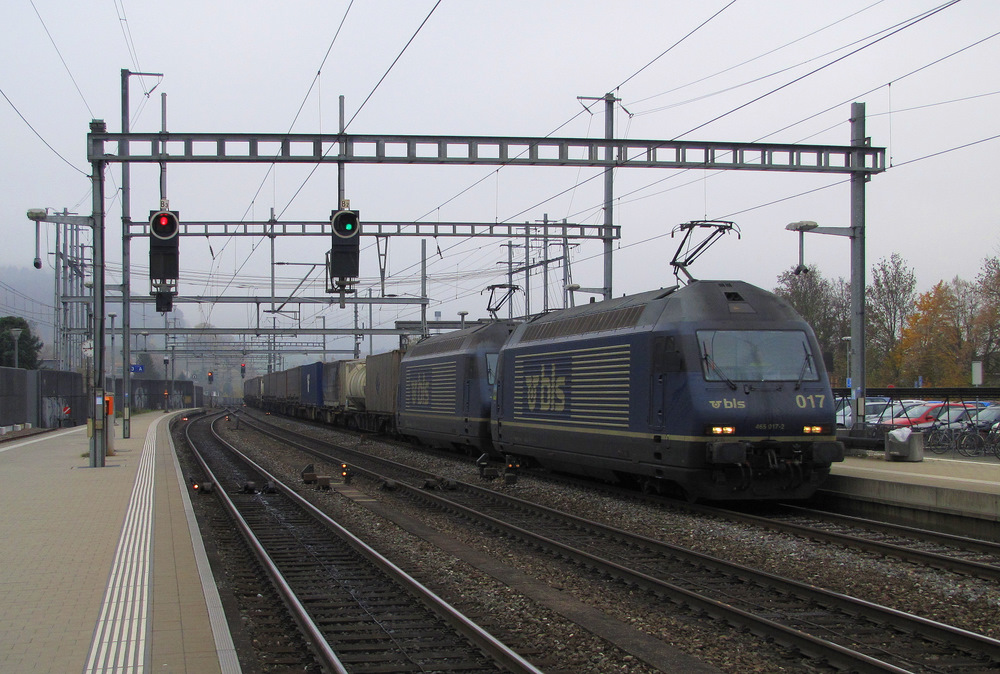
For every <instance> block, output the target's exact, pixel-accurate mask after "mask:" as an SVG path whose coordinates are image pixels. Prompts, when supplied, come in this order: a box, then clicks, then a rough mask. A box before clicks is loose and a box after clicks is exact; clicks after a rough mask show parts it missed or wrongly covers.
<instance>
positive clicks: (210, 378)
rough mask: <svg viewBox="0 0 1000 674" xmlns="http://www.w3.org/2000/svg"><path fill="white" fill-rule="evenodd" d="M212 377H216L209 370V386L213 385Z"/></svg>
mask: <svg viewBox="0 0 1000 674" xmlns="http://www.w3.org/2000/svg"><path fill="white" fill-rule="evenodd" d="M212 377H214V375H213V374H212V371H211V370H209V371H208V383H209V384H211V383H212Z"/></svg>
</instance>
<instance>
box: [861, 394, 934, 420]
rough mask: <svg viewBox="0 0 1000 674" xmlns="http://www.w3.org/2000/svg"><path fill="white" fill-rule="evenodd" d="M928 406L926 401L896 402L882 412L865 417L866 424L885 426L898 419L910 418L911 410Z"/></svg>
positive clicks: (888, 405) (886, 406)
mask: <svg viewBox="0 0 1000 674" xmlns="http://www.w3.org/2000/svg"><path fill="white" fill-rule="evenodd" d="M926 404H927V401H926V400H894V401H892V402H891V403H889V404H887V405H885V406H884V407H883V408H882V410H881V411H880V412H878V413H876V414H869V415H867V416H865V423H866V424H868V425H872V424H875V425H879V424H885V423H888V422H889V421H892V420H893V419H895V418H897V417H905V416H908V413H909V411H910V410H912V409H913V408H915V407H917V406H919V405H926ZM866 407H867V405H866Z"/></svg>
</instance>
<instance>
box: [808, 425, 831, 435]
mask: <svg viewBox="0 0 1000 674" xmlns="http://www.w3.org/2000/svg"><path fill="white" fill-rule="evenodd" d="M825 430H826V429H825V428H823V427H822V426H803V427H802V432H803V433H805V434H806V435H822V434H823V433H824V431H825Z"/></svg>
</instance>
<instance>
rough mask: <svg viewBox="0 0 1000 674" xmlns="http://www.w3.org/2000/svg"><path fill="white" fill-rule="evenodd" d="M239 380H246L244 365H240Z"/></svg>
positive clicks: (245, 367) (245, 366)
mask: <svg viewBox="0 0 1000 674" xmlns="http://www.w3.org/2000/svg"><path fill="white" fill-rule="evenodd" d="M240 378H241V379H246V378H247V364H246V363H240Z"/></svg>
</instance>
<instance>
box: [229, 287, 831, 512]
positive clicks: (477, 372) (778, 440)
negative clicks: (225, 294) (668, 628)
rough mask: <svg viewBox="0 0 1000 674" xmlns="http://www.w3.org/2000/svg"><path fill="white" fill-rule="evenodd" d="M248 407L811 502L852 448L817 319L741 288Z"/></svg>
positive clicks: (693, 291)
mask: <svg viewBox="0 0 1000 674" xmlns="http://www.w3.org/2000/svg"><path fill="white" fill-rule="evenodd" d="M244 389H245V390H244V398H245V401H246V403H247V404H248V405H251V406H254V407H259V408H262V409H265V410H269V411H273V412H278V413H282V414H287V415H291V416H295V417H300V418H306V419H314V420H319V421H323V422H326V423H331V424H337V425H343V426H346V427H350V428H357V429H361V430H368V431H375V432H383V433H394V434H398V435H401V436H403V437H406V438H409V439H412V440H415V441H417V442H420V443H422V444H425V445H431V446H436V447H449V448H457V449H464V450H465V451H468V452H469V453H475V454H478V453H480V452H489V453H491V454H494V455H496V456H498V457H515V458H517V459H519V460H520V461H521V462H522V464H530V463H536V464H539V465H542V466H545V467H548V468H551V469H553V470H558V471H565V472H570V473H576V474H583V475H589V476H593V477H597V478H601V479H605V480H611V481H616V482H625V483H632V484H635V485H638V486H640V487H641V488H643V489H644V490H647V491H653V492H662V493H672V494H676V495H678V496H682V497H685V498H688V499H691V500H727V499H750V500H761V499H779V498H780V499H801V498H807V497H809V496H810V495H812V493H813V492H814V491H815V490H816V488H817V487H818V486H819V484H820V483H821V482H822V481H823V479H824V478H825V477H826V476H827V475H828V474H829V471H830V465H831V463H833V462H837V461H842V460H843V457H844V446H843V444H842V443H840V442H838V441H837V439H836V434H835V433H836V431H835V427H836V423H835V413H834V399H833V395H832V392H831V389H830V383H829V380H828V379H827V375H826V371H825V369H824V365H823V359H822V357H821V355H820V350H819V345H818V344H817V342H816V338H815V336H814V335H813V332H812V329H811V328H810V327H809V325H808V324H807V323H806V322H805V321H804V320H802V318H801V317H800V316H799V315H798V314H797V313H796V312H795V311H794V309H792V308H791V306H790V305H789V304H788V303H787V302H785V301H784V300H782V299H780V298H778V297H776V296H775V295H773V294H771V293H769V292H767V291H764V290H762V289H760V288H757V287H754V286H752V285H750V284H748V283H745V282H741V281H693V282H692V283H689V284H688V285H686V286H682V287H672V288H666V289H661V290H654V291H650V292H646V293H641V294H637V295H631V296H626V297H621V298H615V299H611V300H606V301H603V302H592V303H590V304H586V305H583V306H580V307H573V308H569V309H563V310H558V311H553V312H550V313H546V314H543V315H540V316H536V317H533V318H531V319H529V320H527V321H525V322H523V323H513V322H506V321H493V322H488V323H477V324H475V325H473V326H471V327H468V328H466V329H464V330H459V331H455V332H450V333H445V334H440V335H433V336H431V337H429V338H427V339H424V340H422V341H420V342H418V343H416V344H414V345H413V346H411V347H410V348H409V349H408V350H407V351H406V352H405V353H403V352H400V351H391V352H389V353H384V354H378V355H373V356H369V357H368V358H366V359H362V360H346V361H336V362H332V363H312V364H310V365H303V366H301V367H297V368H292V369H291V370H287V371H284V372H276V373H272V374H268V375H265V376H263V377H257V378H254V379H249V380H247V381H246V383H245V387H244Z"/></svg>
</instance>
